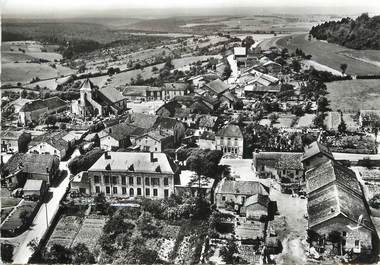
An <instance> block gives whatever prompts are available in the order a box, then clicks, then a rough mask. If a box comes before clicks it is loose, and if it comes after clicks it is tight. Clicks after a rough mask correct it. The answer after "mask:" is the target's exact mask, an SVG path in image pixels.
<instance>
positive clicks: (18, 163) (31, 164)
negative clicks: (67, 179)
mask: <svg viewBox="0 0 380 265" xmlns="http://www.w3.org/2000/svg"><path fill="white" fill-rule="evenodd" d="M54 163H59V159H58V158H57V157H56V156H53V155H49V154H23V153H17V154H14V155H13V156H12V157H11V158H10V159H9V160H8V162H7V163H6V164H5V165H4V170H6V171H7V172H8V173H9V174H11V173H13V172H15V171H17V170H19V167H20V168H22V171H23V172H25V173H31V174H32V173H38V174H47V172H46V169H47V168H48V169H49V170H51V169H52V167H53V165H54Z"/></svg>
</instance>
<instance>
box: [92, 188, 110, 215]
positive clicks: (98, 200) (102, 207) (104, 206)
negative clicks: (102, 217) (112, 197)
mask: <svg viewBox="0 0 380 265" xmlns="http://www.w3.org/2000/svg"><path fill="white" fill-rule="evenodd" d="M94 204H95V207H94V210H95V211H97V212H100V213H102V214H107V213H108V210H109V203H108V202H107V200H106V197H105V196H104V193H99V194H98V195H97V196H95V198H94Z"/></svg>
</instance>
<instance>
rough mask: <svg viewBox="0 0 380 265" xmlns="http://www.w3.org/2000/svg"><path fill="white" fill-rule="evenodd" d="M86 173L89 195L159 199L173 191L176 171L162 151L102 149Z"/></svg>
mask: <svg viewBox="0 0 380 265" xmlns="http://www.w3.org/2000/svg"><path fill="white" fill-rule="evenodd" d="M87 174H88V176H87V177H86V178H88V184H89V187H88V188H87V189H86V190H89V193H90V194H99V193H104V194H105V195H106V196H114V197H118V196H124V197H139V196H142V197H147V198H161V199H162V198H167V197H169V196H170V194H172V193H174V177H175V174H176V172H175V170H173V169H172V166H171V165H170V162H169V160H168V158H167V157H166V155H165V154H163V153H136V152H106V153H105V154H104V155H102V156H101V157H100V158H99V159H98V161H96V162H95V164H93V165H92V166H91V168H90V169H89V170H88V172H87ZM82 189H83V188H82Z"/></svg>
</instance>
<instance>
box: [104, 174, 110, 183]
mask: <svg viewBox="0 0 380 265" xmlns="http://www.w3.org/2000/svg"><path fill="white" fill-rule="evenodd" d="M104 183H105V184H110V176H104Z"/></svg>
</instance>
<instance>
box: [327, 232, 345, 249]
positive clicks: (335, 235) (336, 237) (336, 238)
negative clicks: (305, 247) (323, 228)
mask: <svg viewBox="0 0 380 265" xmlns="http://www.w3.org/2000/svg"><path fill="white" fill-rule="evenodd" d="M327 239H328V240H329V241H330V242H331V243H333V244H336V245H338V250H339V253H340V254H342V248H341V244H342V240H343V237H342V235H341V234H340V232H338V231H335V230H333V231H331V232H330V233H329V235H328V237H327Z"/></svg>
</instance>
